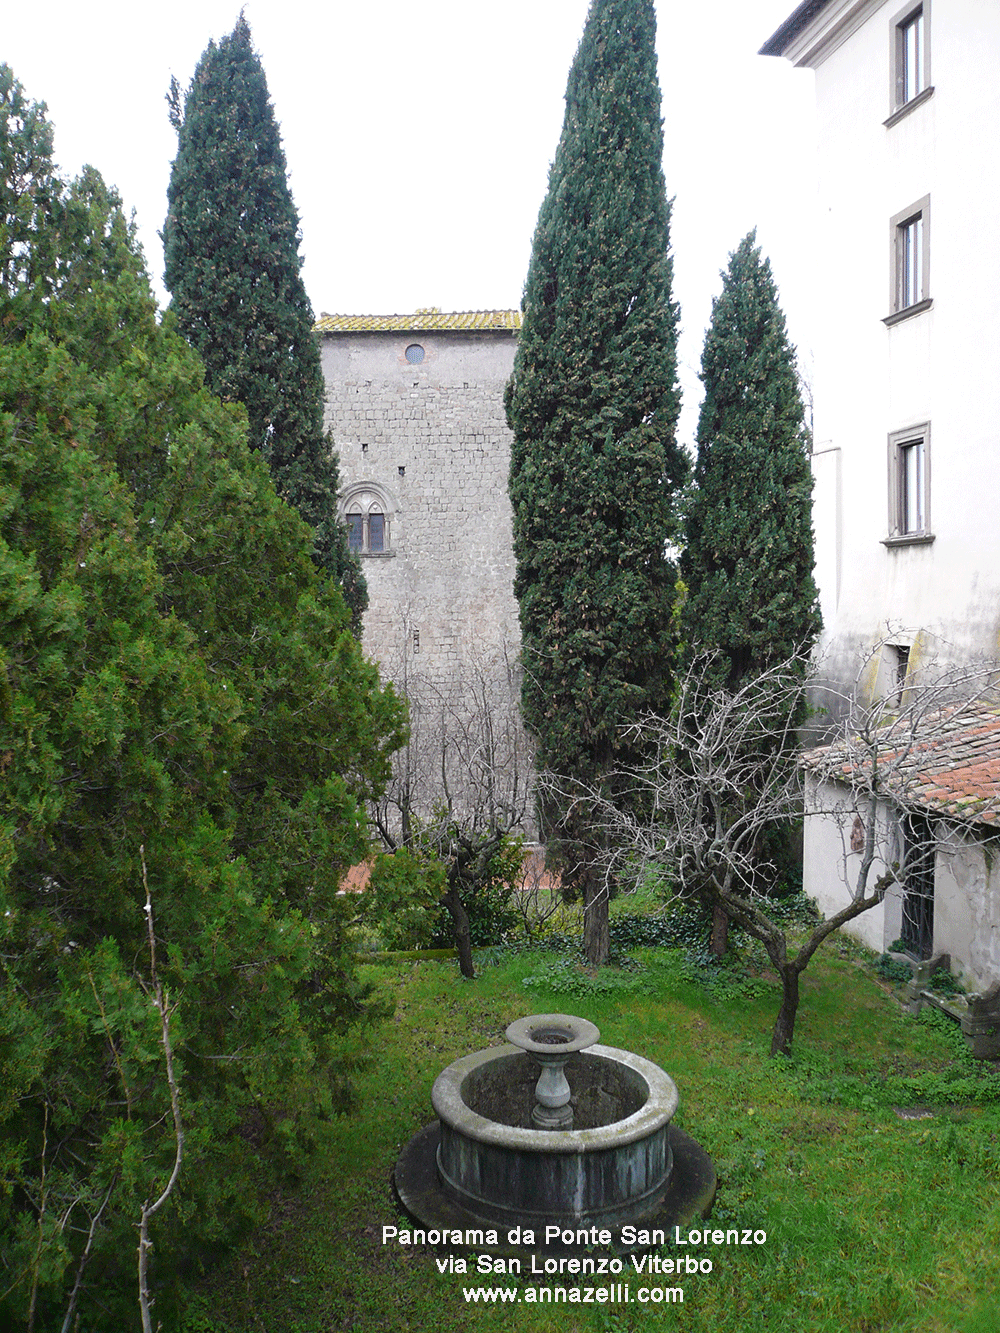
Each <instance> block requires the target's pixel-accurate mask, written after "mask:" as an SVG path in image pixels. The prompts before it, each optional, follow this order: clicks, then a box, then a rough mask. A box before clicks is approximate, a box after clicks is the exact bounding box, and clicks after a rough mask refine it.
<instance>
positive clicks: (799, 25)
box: [757, 0, 831, 56]
mask: <svg viewBox="0 0 1000 1333" xmlns="http://www.w3.org/2000/svg"><path fill="white" fill-rule="evenodd" d="M830 3H831V0H802V3H801V4H800V5H799V7H798V9H796V10H795V11H794V13H792V14H789V16H788V18H786V19H785V21H784V23H783V24H782V25H781V27H780V28H778V29H777V30H776V31H775V32H774V33H772V34H771V36H770V37H769V38H768V39H767V41H766V42H765V43H764V45H763V46H762V47H761V48H760V50H759V51H758V52H757V54H758V55H761V56H783V55H784V54H785V53H786V52H787V50H788V48H789V47H790V46H791V45H792V43H793V42H794V41H795V39H796V37H798V35H799V34H800V33H801V32H803V31H804V30H805V29H806V28H807V27H808V26H809V24H810V23H811V22H812V21H813V19H814V18H815V17H816V16H817V14H819V13H820V12H821V11H822V10H824V9H825V8H826V7H827V5H828V4H830Z"/></svg>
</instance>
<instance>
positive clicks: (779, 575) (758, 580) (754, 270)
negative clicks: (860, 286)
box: [681, 232, 820, 689]
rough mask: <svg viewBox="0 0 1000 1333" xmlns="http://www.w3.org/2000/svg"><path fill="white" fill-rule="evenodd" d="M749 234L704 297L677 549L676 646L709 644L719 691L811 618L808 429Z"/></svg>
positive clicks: (774, 300)
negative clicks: (688, 484)
mask: <svg viewBox="0 0 1000 1333" xmlns="http://www.w3.org/2000/svg"><path fill="white" fill-rule="evenodd" d="M755 239H756V237H755V233H753V232H751V233H750V235H749V236H747V237H745V238H744V240H743V241H742V242H741V243H740V245H739V247H738V248H737V250H736V251H735V252H734V253H733V254H732V255H731V256H730V262H729V268H728V270H727V272H726V273H725V274H724V275H723V286H722V294H721V295H720V296H719V297H718V298H717V299H716V300H715V302H714V303H713V306H712V322H711V325H710V327H709V330H708V333H707V335H706V337H705V347H704V352H703V355H702V372H701V378H702V381H703V383H704V385H705V398H704V402H703V403H702V407H701V415H700V417H699V419H698V458H697V463H696V465H695V475H694V481H695V489H694V492H693V496H692V498H691V501H690V504H689V506H688V511H687V516H686V524H685V546H684V553H683V555H682V558H681V573H682V576H683V578H684V581H685V583H686V585H687V597H686V600H685V603H684V608H683V612H682V622H683V631H682V632H683V637H684V639H685V641H686V644H687V651H688V654H689V656H690V657H694V656H697V655H698V654H699V653H705V652H713V653H716V654H717V655H718V657H717V665H715V666H714V667H713V670H714V671H715V672H716V674H717V675H718V677H719V683H720V684H721V685H723V686H725V687H726V688H728V689H732V688H734V687H735V686H736V685H738V684H739V683H740V682H741V681H743V680H745V679H747V678H749V677H751V676H754V675H758V674H759V673H760V672H761V671H763V670H765V669H766V668H768V667H770V666H774V665H775V664H777V663H779V662H783V661H786V660H787V659H789V658H791V657H792V656H793V655H794V654H796V653H803V654H805V653H807V652H808V650H809V648H810V647H811V645H812V643H813V642H814V641H815V638H816V636H817V634H818V633H819V628H820V621H819V611H818V606H817V593H816V585H815V583H814V582H813V563H814V560H813V535H812V512H811V495H812V477H811V473H810V468H809V436H808V432H807V430H806V426H805V423H804V413H803V407H802V399H801V395H800V393H799V385H798V378H797V375H796V369H795V353H794V349H793V348H792V346H791V345H790V343H789V342H788V338H787V335H786V332H785V318H784V315H783V314H782V313H781V309H780V307H779V305H778V293H777V289H776V287H775V285H774V280H773V278H772V276H771V266H770V264H769V262H768V261H767V260H766V259H762V258H761V253H760V249H759V248H758V247H756V246H755V244H754V242H755ZM804 670H805V662H804V659H803V671H804Z"/></svg>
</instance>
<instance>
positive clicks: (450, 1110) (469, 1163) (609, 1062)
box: [431, 1042, 677, 1226]
mask: <svg viewBox="0 0 1000 1333" xmlns="http://www.w3.org/2000/svg"><path fill="white" fill-rule="evenodd" d="M543 1044H544V1042H543ZM565 1074H566V1078H567V1080H568V1082H569V1085H570V1089H571V1093H572V1102H573V1128H572V1129H570V1130H539V1129H534V1128H528V1126H529V1125H530V1124H531V1112H532V1106H533V1104H534V1100H535V1093H534V1089H535V1083H536V1079H537V1076H538V1066H537V1064H536V1062H535V1061H533V1060H532V1059H531V1058H530V1057H529V1056H528V1055H526V1054H524V1053H522V1051H521V1050H518V1049H517V1047H515V1046H502V1047H498V1048H493V1049H491V1050H486V1051H478V1052H476V1053H475V1054H474V1055H468V1056H465V1057H464V1058H462V1059H460V1060H456V1061H455V1063H454V1064H452V1065H449V1066H448V1068H447V1069H445V1070H444V1071H443V1073H441V1074H440V1075H439V1076H438V1078H437V1081H436V1082H435V1084H434V1088H433V1092H432V1094H431V1097H432V1101H433V1104H434V1110H435V1111H436V1112H437V1115H438V1119H439V1122H440V1142H439V1145H438V1149H437V1172H438V1177H439V1179H440V1184H441V1188H442V1189H443V1191H444V1193H445V1195H447V1196H448V1197H449V1198H450V1199H451V1200H453V1202H454V1203H455V1204H457V1205H458V1206H459V1207H460V1208H462V1209H463V1210H464V1211H466V1212H468V1213H470V1214H472V1215H473V1216H475V1217H477V1218H481V1219H483V1220H485V1221H490V1222H494V1223H499V1224H507V1225H513V1224H535V1225H538V1226H544V1225H551V1224H558V1223H563V1222H565V1223H567V1224H580V1223H591V1222H593V1223H599V1224H601V1225H602V1226H621V1225H622V1224H624V1223H626V1222H635V1221H638V1220H641V1219H643V1218H646V1217H649V1216H652V1215H653V1214H655V1213H656V1212H657V1211H658V1210H659V1209H660V1207H661V1206H662V1204H663V1201H664V1198H665V1196H666V1194H667V1192H668V1189H669V1187H670V1178H671V1170H672V1166H673V1154H672V1151H671V1144H670V1136H669V1126H670V1119H671V1117H672V1116H673V1114H674V1112H675V1111H676V1109H677V1088H676V1086H675V1084H674V1081H673V1079H671V1078H670V1077H669V1076H668V1075H667V1074H665V1073H664V1072H663V1070H662V1069H660V1068H659V1066H657V1065H655V1064H653V1063H652V1061H650V1060H645V1059H643V1058H642V1057H641V1056H638V1055H633V1054H632V1053H631V1052H629V1051H622V1050H618V1049H617V1048H616V1047H612V1046H601V1045H591V1046H589V1049H587V1050H586V1051H581V1052H579V1053H577V1054H573V1055H571V1057H570V1059H569V1060H568V1061H567V1063H566V1066H565Z"/></svg>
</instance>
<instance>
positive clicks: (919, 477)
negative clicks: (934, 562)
mask: <svg viewBox="0 0 1000 1333" xmlns="http://www.w3.org/2000/svg"><path fill="white" fill-rule="evenodd" d="M930 445H931V425H930V422H929V421H921V422H919V423H918V424H916V425H914V426H908V427H906V428H905V429H904V430H894V431H891V432H890V434H889V536H888V537H887V538H885V544H886V545H887V546H913V545H918V544H920V543H927V542H932V541H933V540H934V534H933V532H932V530H931V512H930V503H931V456H930ZM911 450H919V453H918V454H917V455H916V458H917V474H916V487H917V494H916V496H914V495H912V493H911V491H910V490H909V486H908V483H909V482H910V479H911V477H912V475H913V474H912V470H911V468H910V467H909V459H910V457H911V455H910V451H911ZM914 503H915V504H916V505H917V507H918V514H917V518H918V520H919V521H918V524H917V525H916V526H913V524H912V521H911V510H912V506H913V504H914Z"/></svg>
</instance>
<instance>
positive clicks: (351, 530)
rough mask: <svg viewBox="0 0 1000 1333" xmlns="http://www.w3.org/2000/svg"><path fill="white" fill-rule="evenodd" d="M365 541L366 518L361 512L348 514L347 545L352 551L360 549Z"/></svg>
mask: <svg viewBox="0 0 1000 1333" xmlns="http://www.w3.org/2000/svg"><path fill="white" fill-rule="evenodd" d="M363 543H364V519H363V518H362V517H361V515H360V514H348V515H347V545H348V547H349V548H350V550H352V551H360V550H361V548H362V545H363Z"/></svg>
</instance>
